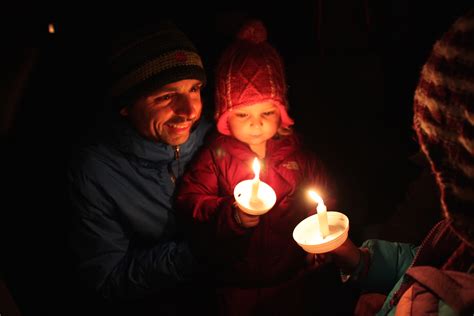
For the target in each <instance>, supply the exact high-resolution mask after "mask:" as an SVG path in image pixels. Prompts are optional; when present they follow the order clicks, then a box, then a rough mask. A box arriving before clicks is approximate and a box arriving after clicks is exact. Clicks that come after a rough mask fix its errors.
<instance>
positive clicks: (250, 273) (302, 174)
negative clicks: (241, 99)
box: [177, 135, 329, 287]
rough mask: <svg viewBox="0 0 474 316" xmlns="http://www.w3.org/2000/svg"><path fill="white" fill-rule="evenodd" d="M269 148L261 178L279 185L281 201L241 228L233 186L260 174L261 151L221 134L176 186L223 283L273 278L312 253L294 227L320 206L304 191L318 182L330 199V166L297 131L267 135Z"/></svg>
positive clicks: (255, 283) (282, 277)
mask: <svg viewBox="0 0 474 316" xmlns="http://www.w3.org/2000/svg"><path fill="white" fill-rule="evenodd" d="M266 153H267V155H266V157H265V158H264V159H263V160H260V161H261V165H262V167H261V172H260V179H261V180H262V181H264V182H266V183H267V184H269V185H270V186H271V187H272V188H273V189H274V190H275V193H276V196H277V201H276V203H275V206H274V207H273V208H272V209H271V210H270V211H269V212H267V213H266V214H263V215H261V217H260V222H259V224H258V225H257V226H256V227H253V228H249V229H246V228H243V227H241V226H239V224H237V222H236V221H235V219H234V217H233V213H232V211H233V210H232V204H233V203H234V197H233V190H234V187H235V186H236V185H237V184H238V183H239V182H240V181H242V180H247V179H252V178H253V177H254V173H253V170H252V162H253V160H254V158H255V156H256V155H255V153H253V152H252V151H251V150H250V148H249V147H248V145H247V144H245V143H242V142H240V141H238V140H236V139H235V138H233V137H229V136H224V135H218V136H215V137H214V139H212V140H211V141H210V142H209V144H208V145H207V146H206V145H205V148H203V150H202V151H201V152H200V153H199V154H198V155H197V157H196V160H195V161H194V163H193V164H192V165H191V167H190V168H189V169H188V172H187V173H185V175H184V177H183V179H182V181H183V182H182V186H181V187H180V189H179V190H178V194H177V203H178V209H180V211H181V212H182V214H181V215H184V216H185V217H187V218H188V219H191V218H192V220H191V222H192V227H193V231H194V236H193V239H194V240H195V241H196V240H198V241H199V242H200V246H201V247H200V251H201V252H202V253H204V254H205V256H206V257H207V258H206V261H211V262H212V263H213V264H214V265H215V266H214V269H213V271H214V272H215V273H216V274H217V277H218V280H219V281H220V282H223V284H225V285H231V286H232V285H236V286H239V287H261V286H272V285H276V284H281V283H283V282H285V281H286V280H288V279H290V278H292V277H294V276H295V275H296V274H298V272H301V271H302V270H303V269H304V265H305V255H306V253H305V252H304V251H303V250H302V249H301V248H300V247H299V246H298V244H297V243H296V242H295V241H294V240H293V237H292V233H293V229H294V228H295V226H296V225H297V224H298V223H299V222H300V221H301V220H303V219H304V218H306V217H307V216H309V215H310V214H314V213H315V203H314V202H311V201H309V200H308V197H307V194H306V191H307V190H308V189H309V188H313V189H316V190H318V191H319V192H320V194H321V196H323V199H325V202H326V200H328V199H327V198H328V194H329V192H328V190H327V185H326V177H325V173H324V170H323V168H322V166H321V164H320V162H318V161H317V160H316V159H315V158H314V157H313V156H311V155H310V154H308V153H304V152H303V150H302V148H300V145H299V142H298V140H297V138H296V136H294V135H292V136H285V137H281V138H278V139H271V140H269V141H268V142H267V149H266ZM326 204H328V203H327V202H326ZM221 284H222V283H221Z"/></svg>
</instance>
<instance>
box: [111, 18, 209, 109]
mask: <svg viewBox="0 0 474 316" xmlns="http://www.w3.org/2000/svg"><path fill="white" fill-rule="evenodd" d="M129 35H131V36H130V37H131V38H129V39H127V38H125V39H123V40H122V41H120V43H118V44H116V48H114V49H113V52H112V53H111V57H109V60H108V65H109V75H110V80H109V84H110V86H109V97H111V98H112V99H114V100H118V102H119V105H120V106H124V105H127V104H126V103H127V102H133V101H134V100H135V98H136V97H138V96H140V95H141V94H143V93H147V92H149V91H151V90H153V89H156V88H159V87H161V86H164V85H166V84H169V83H172V82H175V81H179V80H184V79H198V80H201V81H202V82H203V83H205V82H206V75H205V72H204V67H203V64H202V61H201V57H200V56H199V54H198V52H197V50H196V48H195V46H194V45H193V43H192V42H191V41H190V40H189V38H188V37H187V36H186V35H185V34H184V33H183V32H182V31H181V30H179V29H178V28H177V27H176V26H175V25H174V24H173V23H172V22H170V21H165V22H162V23H161V24H160V25H158V26H157V27H156V28H155V29H154V30H153V31H151V30H150V27H147V28H145V29H142V30H140V31H136V32H134V33H133V34H129ZM132 36H133V37H132ZM125 37H126V36H125Z"/></svg>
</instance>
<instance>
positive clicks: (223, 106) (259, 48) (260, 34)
mask: <svg viewBox="0 0 474 316" xmlns="http://www.w3.org/2000/svg"><path fill="white" fill-rule="evenodd" d="M286 89H287V87H286V81H285V73H284V68H283V61H282V58H281V57H280V55H279V54H278V52H277V51H276V50H275V49H274V48H273V47H272V46H271V45H270V44H269V43H268V42H267V30H266V28H265V26H264V25H263V23H262V22H261V21H259V20H251V21H248V22H247V23H245V24H244V25H243V26H242V28H241V29H240V31H239V32H238V33H237V36H236V38H235V41H234V42H233V43H231V44H230V45H229V47H228V48H227V49H226V50H225V51H224V53H223V55H222V56H221V58H220V60H219V63H218V66H217V72H216V92H215V102H216V112H215V119H216V121H217V129H218V130H219V132H220V133H222V134H225V135H230V130H229V126H228V124H227V119H228V115H229V112H230V111H232V109H235V108H239V107H243V106H247V105H252V104H255V103H261V102H272V103H273V104H275V105H276V106H277V107H278V108H279V110H280V116H281V127H283V128H288V127H290V126H291V125H292V124H293V120H292V119H291V118H290V117H289V116H288V112H287V109H288V103H287V99H286Z"/></svg>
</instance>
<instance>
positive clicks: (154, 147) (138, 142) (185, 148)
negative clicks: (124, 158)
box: [114, 119, 210, 163]
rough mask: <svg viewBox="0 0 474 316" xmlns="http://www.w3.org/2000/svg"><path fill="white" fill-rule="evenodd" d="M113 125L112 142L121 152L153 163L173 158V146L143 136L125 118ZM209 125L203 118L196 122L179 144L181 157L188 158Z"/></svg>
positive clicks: (198, 144) (199, 142) (199, 143)
mask: <svg viewBox="0 0 474 316" xmlns="http://www.w3.org/2000/svg"><path fill="white" fill-rule="evenodd" d="M115 126H116V127H115V130H114V135H115V136H114V143H115V146H116V147H117V148H118V150H120V151H121V152H123V153H125V154H127V155H131V156H134V157H135V158H138V159H140V160H148V161H151V162H154V163H160V162H161V163H165V162H169V161H171V160H173V159H174V158H175V150H174V147H173V146H171V145H168V144H165V143H162V142H154V141H151V140H149V139H146V138H144V137H143V136H141V135H140V134H139V133H138V132H137V131H136V130H135V129H134V128H133V127H132V126H130V124H129V122H128V121H127V120H125V119H121V120H120V121H119V122H118V124H116V125H115ZM209 126H210V124H209V123H208V122H207V121H204V120H201V121H199V122H198V123H197V124H196V126H195V127H194V128H193V131H192V132H191V134H190V136H189V139H188V140H187V141H186V142H185V143H184V144H182V145H180V146H179V151H180V157H181V158H182V159H186V158H188V156H190V155H192V154H193V153H194V152H195V149H196V148H197V147H199V146H200V145H201V142H202V138H203V136H204V134H205V133H206V132H207V130H208V128H209Z"/></svg>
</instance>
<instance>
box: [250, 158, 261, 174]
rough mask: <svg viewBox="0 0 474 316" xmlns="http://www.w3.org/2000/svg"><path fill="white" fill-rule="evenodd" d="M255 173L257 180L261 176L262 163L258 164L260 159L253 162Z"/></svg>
mask: <svg viewBox="0 0 474 316" xmlns="http://www.w3.org/2000/svg"><path fill="white" fill-rule="evenodd" d="M252 169H253V172H254V173H255V179H258V178H259V176H260V163H259V162H258V158H255V159H254V160H253V165H252Z"/></svg>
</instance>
